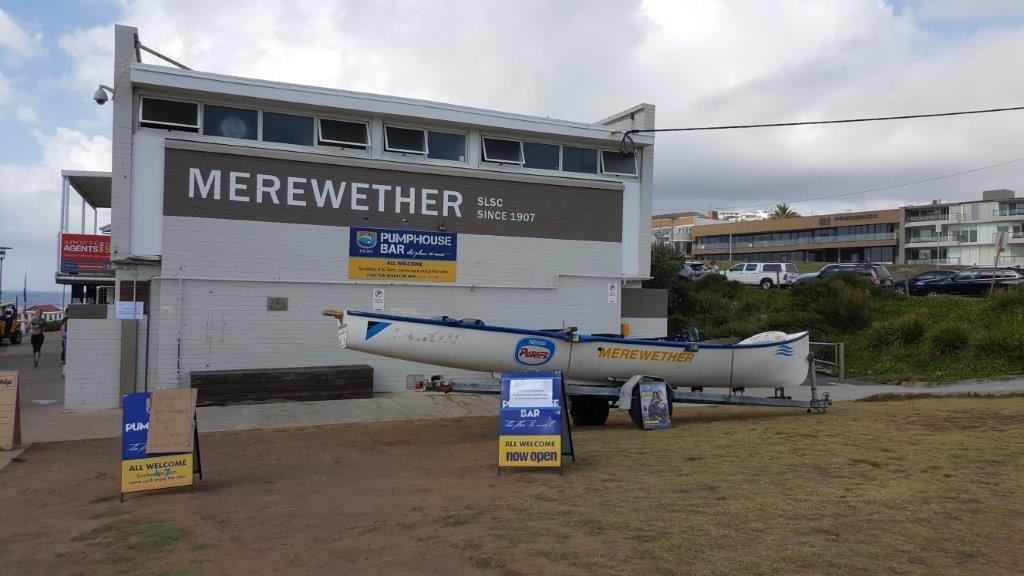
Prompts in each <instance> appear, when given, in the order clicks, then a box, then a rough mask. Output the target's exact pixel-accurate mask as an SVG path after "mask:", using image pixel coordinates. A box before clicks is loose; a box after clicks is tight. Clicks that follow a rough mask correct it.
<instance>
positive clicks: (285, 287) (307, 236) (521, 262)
mask: <svg viewBox="0 0 1024 576" xmlns="http://www.w3.org/2000/svg"><path fill="white" fill-rule="evenodd" d="M163 230H164V254H163V270H164V272H163V276H162V279H161V280H154V283H153V294H154V296H153V300H152V301H151V310H152V311H153V313H152V317H151V320H150V322H151V330H152V336H151V339H150V346H151V348H152V350H151V352H150V354H151V359H150V360H151V368H150V374H151V376H150V386H151V387H152V386H154V385H156V386H175V385H178V384H179V383H180V385H182V386H187V385H188V382H189V376H188V375H189V374H190V373H191V371H193V370H218V369H233V368H273V367H289V366H314V365H328V364H348V363H365V364H370V365H371V366H373V367H374V369H375V389H376V390H378V391H396V390H403V389H405V385H406V376H407V375H408V374H426V375H430V374H445V375H448V376H451V377H456V375H458V376H459V377H463V378H473V379H476V380H480V379H484V378H489V375H481V374H469V373H459V372H457V371H453V370H450V369H446V368H439V367H429V366H424V365H417V364H412V363H407V362H401V361H396V360H389V359H384V358H378V357H372V356H368V355H364V354H359V353H354V352H349V351H343V350H341V349H340V348H339V347H338V345H337V336H336V324H335V322H334V320H333V319H329V318H325V317H323V316H322V315H321V311H322V310H323V309H324V308H348V309H354V310H369V309H370V308H371V297H370V294H371V290H372V289H373V287H374V286H376V285H375V284H365V283H360V284H357V283H354V282H352V281H350V280H348V279H347V275H348V272H347V254H348V238H349V232H348V228H344V227H332V226H309V225H300V224H279V223H267V222H248V221H240V220H216V219H209V218H185V217H165V218H164V226H163ZM620 250H621V246H620V244H618V243H615V242H584V241H560V240H550V239H541V238H509V237H499V236H482V235H472V234H460V235H459V255H458V258H459V265H458V282H457V285H454V286H452V285H434V286H429V285H422V284H414V285H404V286H403V285H387V286H386V287H385V290H386V310H387V311H388V312H390V313H395V314H403V315H412V316H422V317H433V316H442V315H449V316H453V317H460V318H466V317H473V318H480V319H482V320H484V321H485V322H488V323H490V324H504V325H507V326H520V327H525V328H559V327H561V326H563V323H564V325H573V326H579V327H580V329H581V330H583V331H585V332H617V331H618V329H619V314H620V309H619V305H618V304H609V303H608V298H607V286H608V282H609V281H614V280H616V279H617V277H618V274H619V262H620ZM177 277H182V278H184V279H183V280H181V296H180V300H181V305H180V306H179V305H178V302H179V295H178V290H179V287H178V280H177V279H176V278H177ZM213 279H221V280H213ZM240 280H244V281H240ZM266 280H280V281H278V282H273V281H269V282H268V281H266ZM268 296H284V297H287V298H288V299H289V303H288V311H287V312H267V311H266V299H267V297H268ZM179 314H180V317H179ZM179 322H180V326H181V329H180V335H181V357H180V362H181V364H180V370H179V356H178V337H179V329H178V326H179ZM140 361H144V360H140ZM154 370H155V377H154V375H153V372H154ZM154 383H155V384H154Z"/></svg>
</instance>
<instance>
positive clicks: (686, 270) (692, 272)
mask: <svg viewBox="0 0 1024 576" xmlns="http://www.w3.org/2000/svg"><path fill="white" fill-rule="evenodd" d="M676 274H677V275H678V276H679V277H680V278H682V279H683V280H697V279H698V278H703V277H704V276H707V275H709V274H714V272H712V271H711V269H710V268H708V267H707V266H705V265H704V263H703V262H691V261H687V262H686V263H685V264H683V267H682V268H680V269H679V272H677V273H676Z"/></svg>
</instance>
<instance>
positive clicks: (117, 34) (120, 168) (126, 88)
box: [110, 26, 137, 260]
mask: <svg viewBox="0 0 1024 576" xmlns="http://www.w3.org/2000/svg"><path fill="white" fill-rule="evenodd" d="M136 33H137V29H136V28H132V27H130V26H115V27H114V74H113V76H112V80H111V81H113V82H115V84H116V86H114V88H116V92H115V94H114V98H113V100H112V101H111V103H110V105H111V106H113V108H114V113H113V126H112V134H111V136H112V138H113V145H112V149H111V175H112V178H111V186H110V202H111V208H112V209H111V211H110V237H111V238H110V242H111V245H112V246H111V248H112V251H113V255H112V258H113V259H115V260H116V259H118V258H124V257H127V256H129V255H130V247H129V237H130V236H129V226H130V220H131V168H132V119H133V116H132V109H133V101H132V99H133V95H132V92H133V91H132V83H131V71H130V70H125V68H126V67H127V66H130V65H131V64H132V62H134V61H135V34H136ZM122 72H123V73H122Z"/></svg>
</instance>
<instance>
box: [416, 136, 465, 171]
mask: <svg viewBox="0 0 1024 576" xmlns="http://www.w3.org/2000/svg"><path fill="white" fill-rule="evenodd" d="M423 131H424V132H425V133H426V134H425V135H424V142H425V143H426V147H427V152H426V153H424V154H423V158H424V159H426V160H430V161H431V162H450V163H454V164H459V165H462V164H467V163H469V137H470V133H469V131H468V130H448V129H446V128H424V129H423ZM431 132H436V133H438V134H457V135H459V136H462V137H463V149H462V152H463V154H462V160H449V159H448V158H431V157H430V133H431Z"/></svg>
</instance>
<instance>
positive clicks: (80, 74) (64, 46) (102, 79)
mask: <svg viewBox="0 0 1024 576" xmlns="http://www.w3.org/2000/svg"><path fill="white" fill-rule="evenodd" d="M57 44H58V45H59V46H60V48H61V50H63V51H64V52H65V53H66V54H67V55H68V57H70V58H71V61H72V73H71V75H70V76H68V77H65V78H64V79H63V81H62V83H63V85H64V87H65V88H68V89H70V90H78V91H82V90H95V89H96V85H97V84H107V85H110V84H113V81H114V78H113V74H114V72H113V70H114V27H113V26H111V25H106V26H95V27H92V28H75V29H74V30H72V31H71V32H68V33H67V34H64V35H62V36H61V37H60V38H58V39H57Z"/></svg>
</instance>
